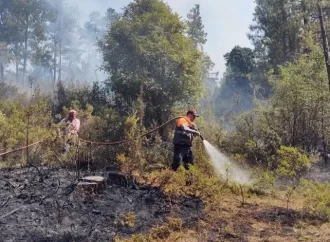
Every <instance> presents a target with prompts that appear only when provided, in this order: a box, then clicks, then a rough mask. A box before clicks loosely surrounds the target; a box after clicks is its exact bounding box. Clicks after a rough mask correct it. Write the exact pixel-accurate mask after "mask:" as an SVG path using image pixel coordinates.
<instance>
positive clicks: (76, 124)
mask: <svg viewBox="0 0 330 242" xmlns="http://www.w3.org/2000/svg"><path fill="white" fill-rule="evenodd" d="M60 124H63V126H64V127H65V135H66V139H65V147H64V150H63V153H66V152H67V151H69V149H70V147H71V146H72V145H73V144H74V143H76V142H78V131H79V129H80V120H79V119H78V118H77V111H76V110H74V109H71V110H70V111H69V114H68V116H67V117H66V118H64V119H62V120H61V122H60Z"/></svg>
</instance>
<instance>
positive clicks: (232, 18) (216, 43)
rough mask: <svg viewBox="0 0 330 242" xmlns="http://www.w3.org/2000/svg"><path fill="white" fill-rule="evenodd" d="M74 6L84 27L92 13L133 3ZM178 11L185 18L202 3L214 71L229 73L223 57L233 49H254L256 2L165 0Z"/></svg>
mask: <svg viewBox="0 0 330 242" xmlns="http://www.w3.org/2000/svg"><path fill="white" fill-rule="evenodd" d="M66 2H67V3H68V4H69V5H71V6H73V7H74V9H75V10H76V11H77V14H78V15H79V22H80V24H83V23H84V22H86V21H88V19H89V14H90V13H91V12H92V11H99V12H100V13H101V14H104V13H105V11H106V10H107V9H108V8H109V7H111V8H113V9H115V10H116V11H118V12H121V10H122V9H123V8H124V7H125V6H126V5H127V4H129V3H130V2H132V1H131V0H66ZM164 2H166V3H167V4H168V5H169V6H170V7H171V8H172V10H173V11H174V12H177V13H178V14H179V15H180V16H181V17H182V18H183V19H184V18H186V16H187V13H188V12H189V10H190V9H191V8H193V7H194V5H195V4H200V7H201V16H202V19H203V23H204V27H205V31H206V32H207V34H208V36H207V39H208V42H207V43H206V45H205V48H204V50H205V51H206V52H207V53H208V55H209V56H210V57H211V58H212V60H213V62H214V63H215V67H214V71H219V72H220V74H221V73H223V72H224V71H225V61H224V58H223V55H224V54H226V53H228V52H230V51H231V49H232V48H233V47H234V46H236V45H240V46H242V47H251V46H252V45H251V43H250V41H249V40H248V38H247V33H248V31H249V25H250V24H251V23H252V19H253V9H254V1H253V0H230V1H228V0H164Z"/></svg>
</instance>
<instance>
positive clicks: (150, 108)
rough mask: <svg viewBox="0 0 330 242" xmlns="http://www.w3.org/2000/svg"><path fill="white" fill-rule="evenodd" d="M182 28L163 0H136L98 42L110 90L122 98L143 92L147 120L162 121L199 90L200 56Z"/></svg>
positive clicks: (130, 98) (124, 100)
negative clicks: (101, 42)
mask: <svg viewBox="0 0 330 242" xmlns="http://www.w3.org/2000/svg"><path fill="white" fill-rule="evenodd" d="M184 31H185V27H184V23H183V22H181V21H180V19H179V16H178V15H176V14H173V13H172V12H171V10H170V8H169V7H168V6H167V5H166V4H164V3H163V2H162V1H161V0H135V1H134V2H133V3H131V4H129V5H128V6H127V7H126V8H125V9H124V14H123V16H122V17H121V18H120V20H118V21H117V22H114V23H113V24H112V25H111V28H110V29H109V32H108V34H107V36H106V41H105V43H104V44H103V45H102V50H103V55H104V62H105V66H104V67H105V70H106V71H108V72H109V74H110V79H109V83H108V84H109V86H110V88H111V90H112V91H113V92H114V93H115V95H116V96H117V98H119V99H120V100H121V103H125V102H126V103H130V102H131V101H135V100H136V99H137V98H138V96H139V95H140V96H142V98H143V101H144V103H145V104H146V107H147V108H146V113H145V119H146V120H145V121H146V123H147V124H150V123H151V122H152V120H154V119H156V121H157V123H162V122H163V121H165V120H166V119H167V118H168V117H169V116H170V115H171V111H172V108H173V107H174V105H175V104H176V103H178V102H183V103H184V104H185V105H186V106H187V105H189V103H190V104H191V103H193V102H195V101H196V98H198V97H200V95H201V89H202V82H201V78H202V73H201V68H200V65H199V63H200V61H201V58H202V55H201V52H200V51H199V50H198V49H196V48H195V47H194V45H193V43H192V41H191V40H190V39H189V38H187V37H186V36H185V35H184ZM127 108H129V107H128V106H126V110H127Z"/></svg>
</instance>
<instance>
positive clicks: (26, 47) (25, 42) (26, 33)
mask: <svg viewBox="0 0 330 242" xmlns="http://www.w3.org/2000/svg"><path fill="white" fill-rule="evenodd" d="M28 21H29V16H28V15H27V16H26V26H25V30H24V56H23V83H24V82H25V73H26V64H27V55H28V53H27V52H28V30H29V25H28Z"/></svg>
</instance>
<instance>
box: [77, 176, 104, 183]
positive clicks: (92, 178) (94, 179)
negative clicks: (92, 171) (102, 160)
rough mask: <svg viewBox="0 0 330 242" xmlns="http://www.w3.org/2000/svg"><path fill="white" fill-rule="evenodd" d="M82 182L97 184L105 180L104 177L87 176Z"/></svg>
mask: <svg viewBox="0 0 330 242" xmlns="http://www.w3.org/2000/svg"><path fill="white" fill-rule="evenodd" d="M80 180H81V181H86V182H96V183H102V182H104V178H103V177H102V176H86V177H83V178H81V179H80Z"/></svg>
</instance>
